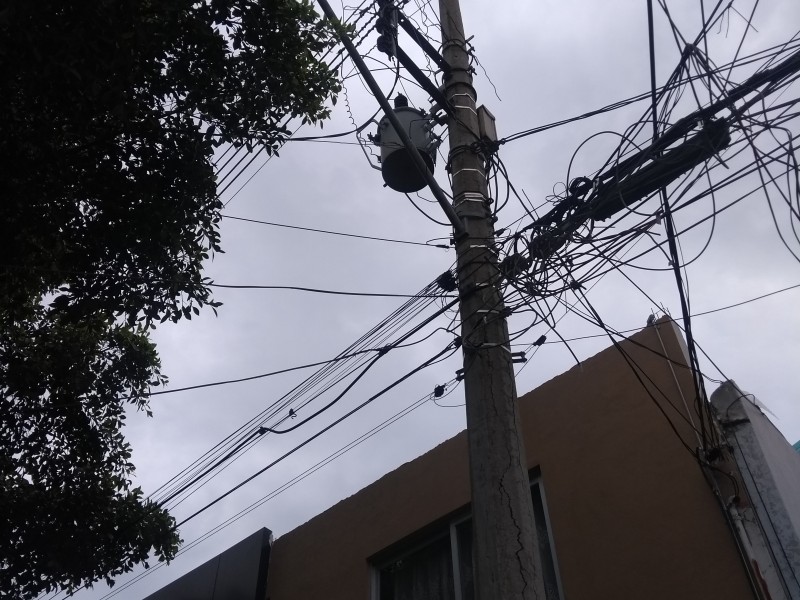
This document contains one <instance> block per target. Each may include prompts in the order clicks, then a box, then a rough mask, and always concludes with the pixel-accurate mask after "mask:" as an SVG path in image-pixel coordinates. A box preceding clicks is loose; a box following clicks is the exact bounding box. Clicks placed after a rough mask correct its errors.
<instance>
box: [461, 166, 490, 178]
mask: <svg viewBox="0 0 800 600" xmlns="http://www.w3.org/2000/svg"><path fill="white" fill-rule="evenodd" d="M465 171H475V172H476V173H478V174H479V175H480V176H481V177H483V178H484V179H486V173H485V172H484V170H483V169H473V168H471V167H464V168H463V169H459V170H458V171H456V172H455V173H453V179H455V178H456V177H457V176H458V175H459V174H460V173H463V172H465Z"/></svg>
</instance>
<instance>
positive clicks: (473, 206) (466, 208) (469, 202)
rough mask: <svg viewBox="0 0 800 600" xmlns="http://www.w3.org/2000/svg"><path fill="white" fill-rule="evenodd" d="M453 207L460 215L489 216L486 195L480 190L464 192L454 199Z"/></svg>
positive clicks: (480, 217)
mask: <svg viewBox="0 0 800 600" xmlns="http://www.w3.org/2000/svg"><path fill="white" fill-rule="evenodd" d="M453 208H455V211H456V214H457V215H458V216H459V217H475V218H478V219H485V218H486V217H487V216H489V208H488V202H487V199H486V197H484V195H483V194H481V193H478V192H463V193H461V194H459V195H458V196H456V197H455V198H454V199H453Z"/></svg>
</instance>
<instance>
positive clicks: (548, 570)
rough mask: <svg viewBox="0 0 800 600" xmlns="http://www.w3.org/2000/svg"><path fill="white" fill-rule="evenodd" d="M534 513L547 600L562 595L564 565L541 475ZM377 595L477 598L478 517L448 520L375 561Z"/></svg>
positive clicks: (534, 485) (534, 490)
mask: <svg viewBox="0 0 800 600" xmlns="http://www.w3.org/2000/svg"><path fill="white" fill-rule="evenodd" d="M531 499H532V501H533V516H534V520H535V525H536V533H537V538H538V542H539V555H540V556H541V561H542V566H541V571H542V578H543V583H544V589H545V598H547V600H560V598H561V592H560V585H559V581H558V569H557V563H556V557H555V553H554V551H553V540H552V537H551V533H550V523H549V519H548V516H547V505H546V502H545V498H544V491H543V489H542V483H541V480H540V479H538V478H537V479H535V480H533V481H532V482H531ZM374 567H375V568H374V570H373V573H374V576H375V580H374V582H373V584H374V585H373V590H374V593H373V600H473V599H474V597H475V590H474V588H475V583H474V578H473V558H472V521H471V519H470V518H469V516H463V517H461V518H456V519H453V520H452V521H450V522H449V523H447V524H444V525H442V526H441V527H440V528H439V529H438V531H435V532H434V533H432V534H431V535H430V536H429V537H427V538H426V539H425V540H424V541H423V542H421V543H419V544H416V545H411V546H407V547H406V548H405V549H404V551H401V552H396V553H394V555H393V556H392V558H390V559H389V560H385V561H382V562H380V563H377V564H375V565H374Z"/></svg>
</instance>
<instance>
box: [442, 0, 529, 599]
mask: <svg viewBox="0 0 800 600" xmlns="http://www.w3.org/2000/svg"><path fill="white" fill-rule="evenodd" d="M439 10H440V12H439V18H440V20H441V24H442V44H443V52H442V53H443V56H444V59H445V61H446V62H447V64H448V65H449V67H450V68H449V74H448V73H446V74H445V79H444V87H445V90H444V95H445V97H446V99H447V100H448V102H449V103H450V105H451V106H453V107H454V108H455V113H454V116H453V117H451V118H450V119H449V121H448V130H449V134H450V154H449V163H450V169H451V173H452V178H453V206H454V208H455V211H456V214H457V215H458V216H459V217H460V218H461V219H462V221H463V223H464V227H465V229H466V234H465V235H463V236H460V237H457V239H456V252H457V255H458V282H459V294H460V296H461V320H462V340H463V353H464V389H465V395H466V405H467V435H468V439H469V462H470V476H471V482H472V483H471V485H472V528H473V537H474V552H475V555H474V556H475V569H476V573H475V583H476V592H477V598H478V600H505V599H508V600H511V599H514V600H519V599H525V600H532V599H534V598H536V599H539V598H542V599H543V598H544V589H543V584H542V580H541V577H540V576H539V572H540V569H539V565H540V560H539V556H538V546H537V543H536V529H535V526H534V520H533V507H532V504H531V492H530V483H529V479H528V470H527V467H526V465H525V452H524V447H523V442H522V435H521V432H520V421H519V414H518V411H517V391H516V386H515V384H514V370H513V363H512V356H511V352H510V346H509V339H508V326H507V324H506V318H505V314H504V311H503V300H502V296H501V294H500V291H499V289H498V283H499V279H500V278H499V271H498V268H497V255H496V253H495V239H494V229H493V226H492V221H491V213H490V205H489V201H488V198H489V195H488V187H487V182H486V172H485V165H484V161H483V159H482V157H481V156H480V155H479V154H478V153H477V150H476V149H474V146H473V144H474V143H475V142H477V141H479V139H480V134H479V122H478V114H477V112H476V104H475V100H476V94H475V90H474V88H473V87H472V74H471V72H470V65H469V54H468V51H467V46H466V41H465V35H464V27H463V24H462V21H461V9H460V7H459V5H458V0H440V1H439Z"/></svg>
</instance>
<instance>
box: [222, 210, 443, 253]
mask: <svg viewBox="0 0 800 600" xmlns="http://www.w3.org/2000/svg"><path fill="white" fill-rule="evenodd" d="M222 216H223V218H225V219H234V220H236V221H245V222H247V223H256V224H258V225H269V226H271V227H283V228H285V229H296V230H299V231H310V232H313V233H324V234H327V235H339V236H342V237H349V238H358V239H362V240H374V241H376V242H390V243H393V244H410V245H413V246H427V247H429V248H442V249H444V250H449V249H450V246H448V245H446V244H429V243H428V242H412V241H409V240H396V239H392V238H383V237H375V236H371V235H359V234H356V233H344V232H342V231H330V230H327V229H315V228H313V227H300V226H299V225H286V224H285V223H273V222H271V221H260V220H258V219H247V218H245V217H235V216H233V215H222Z"/></svg>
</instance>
